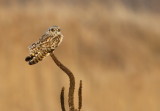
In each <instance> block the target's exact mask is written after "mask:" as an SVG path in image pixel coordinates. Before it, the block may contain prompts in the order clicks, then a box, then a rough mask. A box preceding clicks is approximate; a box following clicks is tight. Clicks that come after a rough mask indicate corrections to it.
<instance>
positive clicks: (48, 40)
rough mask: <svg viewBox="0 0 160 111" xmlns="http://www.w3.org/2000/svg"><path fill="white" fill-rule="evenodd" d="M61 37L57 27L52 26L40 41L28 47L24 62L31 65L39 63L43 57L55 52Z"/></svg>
mask: <svg viewBox="0 0 160 111" xmlns="http://www.w3.org/2000/svg"><path fill="white" fill-rule="evenodd" d="M62 39H63V35H62V33H61V31H60V28H59V27H58V26H52V27H50V28H49V29H48V31H47V32H46V33H45V34H44V35H42V36H41V37H40V39H39V40H38V41H37V42H35V43H33V44H32V45H31V46H29V47H28V48H29V56H27V57H26V59H25V61H27V62H28V63H29V65H33V64H36V63H38V62H39V61H41V60H42V59H43V58H44V57H46V56H47V55H49V54H50V53H51V52H53V51H54V50H55V48H56V47H58V46H59V44H60V43H61V42H62Z"/></svg>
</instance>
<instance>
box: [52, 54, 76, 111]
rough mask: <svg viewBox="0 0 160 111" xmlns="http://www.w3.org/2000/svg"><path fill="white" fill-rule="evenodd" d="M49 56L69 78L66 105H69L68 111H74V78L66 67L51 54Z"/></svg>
mask: <svg viewBox="0 0 160 111" xmlns="http://www.w3.org/2000/svg"><path fill="white" fill-rule="evenodd" d="M50 56H51V57H52V59H53V60H54V62H55V63H56V65H57V66H58V67H59V68H60V69H62V70H63V71H64V72H65V73H66V74H67V75H68V77H69V80H70V87H69V93H68V98H69V99H68V104H69V110H70V111H74V110H75V108H74V89H75V78H74V75H73V73H72V72H71V71H70V70H69V69H68V68H67V67H66V66H64V65H63V64H62V63H61V62H60V61H59V60H58V59H57V58H56V56H55V55H54V54H53V53H50Z"/></svg>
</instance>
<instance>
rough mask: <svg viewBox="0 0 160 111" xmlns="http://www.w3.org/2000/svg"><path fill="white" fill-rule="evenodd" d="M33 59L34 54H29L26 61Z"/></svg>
mask: <svg viewBox="0 0 160 111" xmlns="http://www.w3.org/2000/svg"><path fill="white" fill-rule="evenodd" d="M32 59H33V56H27V57H26V58H25V61H26V62H28V61H30V60H32Z"/></svg>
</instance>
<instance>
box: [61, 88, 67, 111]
mask: <svg viewBox="0 0 160 111" xmlns="http://www.w3.org/2000/svg"><path fill="white" fill-rule="evenodd" d="M60 100H61V108H62V111H66V109H65V104H64V87H63V88H62V90H61V96H60Z"/></svg>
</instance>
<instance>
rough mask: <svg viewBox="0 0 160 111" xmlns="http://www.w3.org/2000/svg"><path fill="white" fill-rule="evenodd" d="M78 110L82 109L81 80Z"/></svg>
mask: <svg viewBox="0 0 160 111" xmlns="http://www.w3.org/2000/svg"><path fill="white" fill-rule="evenodd" d="M78 100H79V102H78V110H79V111H80V110H81V109H82V80H80V84H79V90H78Z"/></svg>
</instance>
